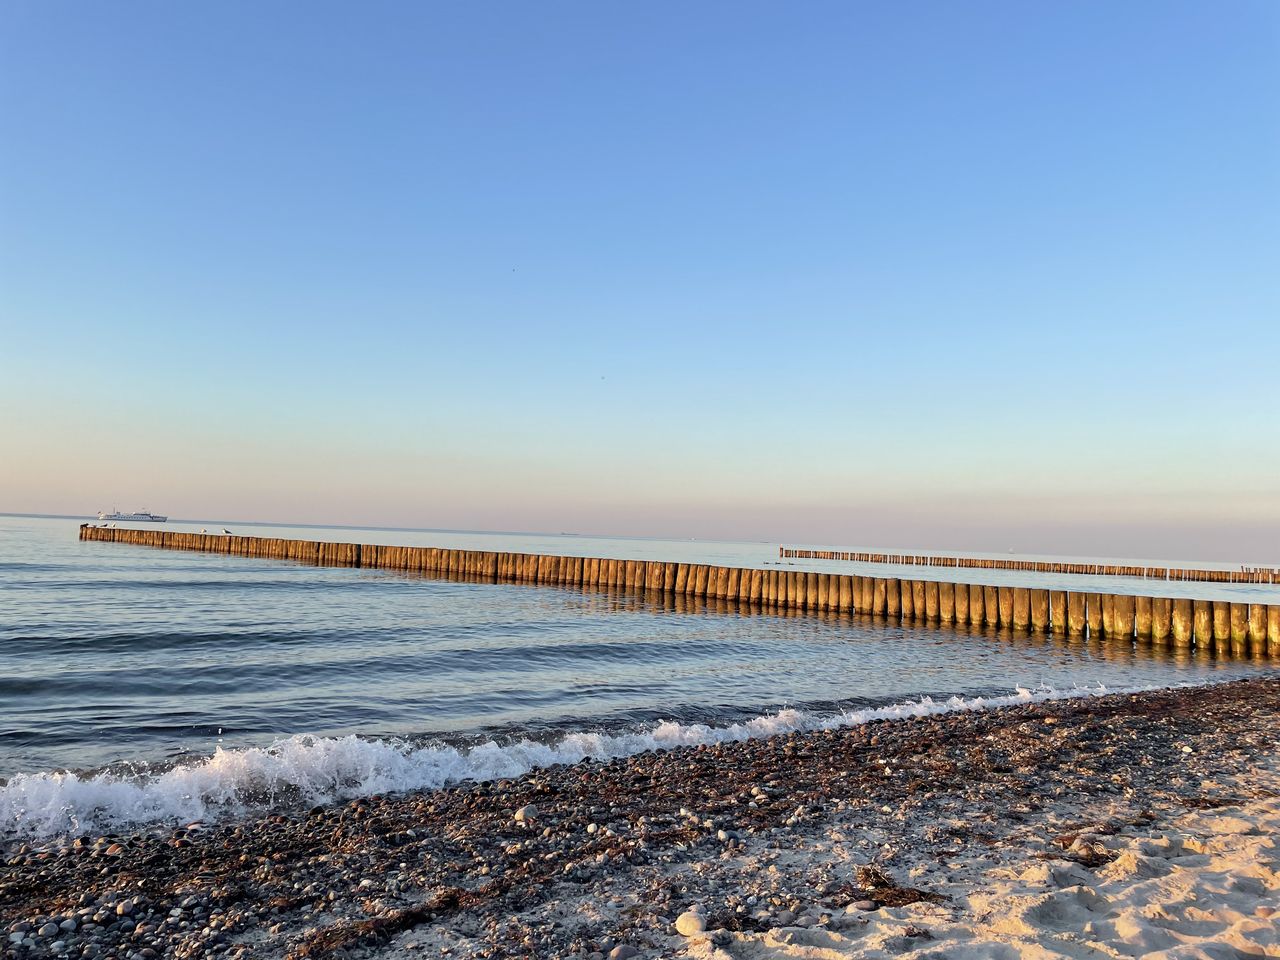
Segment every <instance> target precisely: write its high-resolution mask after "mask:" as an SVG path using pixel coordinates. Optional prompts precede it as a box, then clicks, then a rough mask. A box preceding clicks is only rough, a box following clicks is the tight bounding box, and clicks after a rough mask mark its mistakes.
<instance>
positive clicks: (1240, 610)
mask: <svg viewBox="0 0 1280 960" xmlns="http://www.w3.org/2000/svg"><path fill="white" fill-rule="evenodd" d="M1231 652H1232V653H1233V654H1235V655H1236V656H1237V657H1240V656H1244V655H1245V654H1246V653H1248V652H1249V605H1248V604H1247V603H1233V604H1231Z"/></svg>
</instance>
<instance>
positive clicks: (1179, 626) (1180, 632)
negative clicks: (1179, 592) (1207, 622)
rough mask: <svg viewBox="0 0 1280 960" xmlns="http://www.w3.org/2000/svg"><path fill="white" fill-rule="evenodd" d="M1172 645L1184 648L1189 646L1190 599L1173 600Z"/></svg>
mask: <svg viewBox="0 0 1280 960" xmlns="http://www.w3.org/2000/svg"><path fill="white" fill-rule="evenodd" d="M1173 645H1174V646H1175V647H1181V648H1183V649H1186V648H1188V647H1190V646H1191V601H1190V600H1175V601H1173Z"/></svg>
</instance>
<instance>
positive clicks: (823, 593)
mask: <svg viewBox="0 0 1280 960" xmlns="http://www.w3.org/2000/svg"><path fill="white" fill-rule="evenodd" d="M818 609H819V610H829V609H831V574H829V573H820V574H818Z"/></svg>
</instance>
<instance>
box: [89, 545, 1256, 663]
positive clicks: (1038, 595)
mask: <svg viewBox="0 0 1280 960" xmlns="http://www.w3.org/2000/svg"><path fill="white" fill-rule="evenodd" d="M80 539H82V540H101V541H110V542H116V543H130V544H137V545H141V546H150V547H160V548H166V549H172V550H196V551H202V552H206V553H226V554H233V555H236V556H242V557H262V558H268V559H276V560H293V561H297V562H300V563H309V564H316V565H319V566H346V567H371V568H379V569H385V570H402V571H406V572H410V573H421V574H433V575H446V576H452V575H458V576H466V577H473V578H476V579H481V580H488V581H491V582H498V583H543V584H563V585H568V586H592V587H604V588H615V589H618V590H625V591H637V592H638V591H656V592H660V593H665V594H674V595H676V596H684V597H694V598H706V599H721V600H728V601H737V602H746V603H755V604H761V605H764V606H767V607H780V608H785V609H794V610H803V611H812V612H835V613H856V614H867V615H870V616H877V617H885V618H888V619H890V620H893V621H899V622H903V623H911V622H920V623H941V624H958V625H959V624H970V625H975V626H991V627H1007V628H1010V629H1013V630H1017V631H1025V632H1032V633H1058V634H1064V635H1069V636H1089V637H1103V638H1107V639H1129V640H1136V641H1138V642H1142V643H1150V644H1152V645H1156V646H1173V647H1181V648H1190V647H1192V646H1196V647H1200V648H1202V649H1205V650H1211V651H1213V652H1215V653H1218V654H1230V655H1233V656H1245V655H1253V656H1270V657H1276V658H1280V598H1278V602H1277V603H1273V604H1261V603H1232V602H1228V601H1223V600H1188V599H1182V598H1162V597H1135V596H1129V595H1126V594H1110V593H1090V592H1081V591H1071V590H1049V589H1036V588H1031V587H1012V586H984V585H981V584H969V583H946V582H938V581H934V580H906V579H899V578H896V577H870V576H857V575H852V574H835V573H812V572H806V571H799V570H782V569H770V570H765V569H759V568H755V567H724V566H717V565H714V564H702V563H675V562H670V561H661V560H613V559H602V558H597V557H563V556H555V555H550V554H530V553H504V552H495V551H489V550H454V549H449V548H443V547H402V546H380V545H377V544H359V543H329V542H322V541H315V540H285V539H278V538H272V537H239V536H226V535H219V534H201V533H176V532H170V531H165V530H134V529H118V528H110V527H95V526H91V525H88V524H85V525H83V526H81V528H80Z"/></svg>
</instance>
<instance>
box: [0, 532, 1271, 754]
mask: <svg viewBox="0 0 1280 960" xmlns="http://www.w3.org/2000/svg"><path fill="white" fill-rule="evenodd" d="M77 525H78V524H77V522H76V521H72V520H51V519H32V518H18V517H0V667H2V669H0V779H7V778H10V777H12V776H14V775H15V774H18V773H31V772H36V771H42V770H50V769H55V768H67V769H73V770H86V769H94V768H99V767H102V766H104V765H107V764H112V763H115V762H118V761H150V762H153V763H156V764H161V765H163V764H165V763H172V762H173V761H174V760H175V759H177V758H183V757H186V758H190V757H192V756H194V757H204V756H208V755H209V754H210V753H212V752H213V750H214V749H215V747H217V746H219V745H220V746H222V747H223V748H226V749H230V748H241V747H248V746H255V745H265V744H270V743H272V742H274V741H276V740H278V739H279V738H282V737H287V736H290V735H294V734H317V735H342V734H351V733H354V734H359V735H361V736H362V737H365V738H373V737H383V738H385V737H393V738H398V737H408V738H435V737H439V736H445V737H446V738H448V737H452V738H454V739H458V738H465V737H469V736H471V735H474V734H478V733H489V734H496V735H497V736H499V738H503V737H505V738H512V737H516V736H528V735H532V736H534V737H535V738H538V737H541V738H542V739H543V740H549V739H551V738H553V737H555V736H558V735H561V734H563V732H565V731H571V730H611V731H617V730H623V729H635V728H640V727H644V726H645V725H646V724H648V725H652V724H653V723H654V722H655V721H657V720H660V719H675V720H679V721H682V722H685V723H690V722H705V723H711V724H724V723H729V722H732V721H735V720H742V719H744V718H747V717H751V716H757V715H759V714H761V713H765V712H769V711H776V710H777V709H779V708H780V707H783V706H787V705H791V706H798V707H802V708H805V709H808V710H813V711H834V710H838V709H841V708H848V707H865V706H871V705H877V704H888V703H895V702H901V701H904V700H911V699H918V698H920V697H922V696H926V695H927V696H933V697H939V696H950V695H960V696H975V695H992V694H1005V693H1009V692H1011V691H1013V690H1014V689H1015V688H1017V687H1039V686H1041V685H1047V686H1050V687H1053V688H1057V689H1065V688H1070V687H1073V686H1076V685H1098V684H1103V685H1106V686H1107V687H1110V688H1123V687H1133V686H1147V685H1156V684H1176V683H1184V682H1194V681H1203V680H1209V679H1225V678H1228V677H1233V676H1243V675H1248V674H1253V673H1256V672H1258V671H1260V670H1265V669H1267V666H1266V665H1265V664H1254V663H1249V662H1244V663H1241V662H1233V661H1218V660H1214V659H1212V658H1211V657H1207V656H1194V657H1192V656H1186V655H1184V656H1182V657H1181V658H1175V657H1173V656H1170V655H1159V654H1157V653H1154V652H1152V651H1150V650H1142V649H1134V648H1133V647H1132V646H1131V645H1129V644H1115V643H1111V644H1106V643H1100V642H1091V643H1080V642H1070V643H1069V642H1067V641H1065V640H1060V639H1052V638H1050V639H1043V638H1036V639H1030V638H1021V639H1018V638H1013V637H1008V636H1006V637H1003V638H995V637H994V635H993V637H983V636H981V635H980V634H979V633H975V634H973V635H966V634H961V633H957V632H956V631H954V630H940V629H929V628H914V627H908V628H904V627H897V626H888V625H886V624H884V623H879V622H875V621H872V620H866V619H861V618H856V617H855V618H848V617H845V618H841V617H829V618H816V617H811V616H788V615H785V614H778V613H765V612H761V611H759V610H753V609H750V608H739V607H737V606H736V605H735V606H734V607H733V608H731V609H730V608H726V607H723V606H721V607H717V605H716V604H715V602H714V601H712V602H711V603H710V605H708V604H702V603H698V604H688V605H685V604H680V605H676V604H673V603H671V602H669V601H668V602H663V601H661V600H646V599H644V598H640V597H634V596H620V595H616V594H609V593H604V592H599V591H595V590H581V589H564V588H556V587H535V586H519V585H516V586H513V585H494V584H485V583H468V582H451V581H448V580H441V579H419V578H411V577H405V576H402V575H397V574H392V573H385V572H378V571H369V570H350V569H336V568H316V567H308V566H300V565H295V564H290V563H283V562H279V561H270V560H250V559H242V558H238V557H228V556H220V555H213V554H198V553H183V552H177V551H160V550H154V549H148V548H145V547H133V546H127V545H122V544H109V543H81V542H79V541H78V539H77V533H76V527H77ZM237 532H240V533H252V532H262V533H264V534H266V535H285V536H305V537H309V538H313V539H358V540H363V541H365V542H414V541H413V540H412V539H408V538H405V539H402V540H400V541H397V540H396V539H395V538H394V537H391V536H389V535H388V534H387V532H385V531H365V532H352V531H343V532H342V534H343V535H341V536H338V535H336V532H335V531H334V530H332V529H326V528H314V529H310V530H307V529H292V530H288V531H278V530H270V529H268V530H263V531H253V530H251V529H249V528H245V529H238V530H237ZM348 534H350V535H348ZM446 536H449V537H453V538H454V540H455V541H456V540H461V541H463V543H461V544H458V545H474V546H476V547H488V548H489V549H516V550H520V549H538V550H542V551H545V552H553V550H554V547H555V544H556V543H557V542H559V543H560V544H561V545H562V546H565V545H567V546H573V545H575V544H576V543H577V538H570V537H565V538H516V537H512V536H504V535H496V534H495V535H482V534H475V535H456V534H455V535H443V534H413V537H415V538H417V540H418V541H419V542H429V543H437V544H442V545H454V544H453V543H452V542H446ZM602 543H603V544H604V545H602ZM611 543H612V549H613V551H614V552H613V553H612V554H609V553H607V552H605V551H606V547H607V546H608V543H607V542H602V541H594V542H593V547H596V548H599V549H600V552H602V553H605V555H616V556H644V555H646V554H649V553H652V552H654V551H661V550H662V549H663V545H662V544H661V543H659V542H655V541H613V542H611ZM655 544H656V545H655ZM666 549H667V551H668V553H667V554H666V555H667V556H671V557H673V558H674V557H676V556H681V554H676V553H674V552H672V551H676V550H678V549H680V547H679V546H678V545H668V546H667V547H666ZM686 549H687V548H686ZM698 549H699V550H701V551H702V552H703V555H712V556H722V557H724V558H725V559H726V560H732V561H733V562H752V558H760V559H763V558H767V557H770V556H773V555H774V552H775V547H774V546H773V545H769V544H721V545H706V544H703V545H699V546H698ZM559 552H566V553H569V552H581V551H580V550H573V549H562V550H560V551H559Z"/></svg>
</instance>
